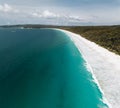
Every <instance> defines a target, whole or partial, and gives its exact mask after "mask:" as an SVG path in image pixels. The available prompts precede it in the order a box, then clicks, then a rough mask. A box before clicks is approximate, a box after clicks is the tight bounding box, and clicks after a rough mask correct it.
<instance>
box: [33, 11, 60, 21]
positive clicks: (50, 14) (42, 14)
mask: <svg viewBox="0 0 120 108" xmlns="http://www.w3.org/2000/svg"><path fill="white" fill-rule="evenodd" d="M32 16H34V17H38V18H48V19H49V18H57V17H59V15H58V14H55V13H53V12H50V11H48V10H45V11H43V12H33V13H32Z"/></svg>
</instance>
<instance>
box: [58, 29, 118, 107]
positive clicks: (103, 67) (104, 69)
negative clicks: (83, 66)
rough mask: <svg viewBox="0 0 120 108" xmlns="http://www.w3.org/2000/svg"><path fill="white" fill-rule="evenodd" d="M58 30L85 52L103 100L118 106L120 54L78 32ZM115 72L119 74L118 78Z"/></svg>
mask: <svg viewBox="0 0 120 108" xmlns="http://www.w3.org/2000/svg"><path fill="white" fill-rule="evenodd" d="M57 30H60V31H62V32H64V33H66V34H67V35H68V36H69V37H70V38H71V40H72V41H73V42H74V44H75V45H76V47H77V48H78V50H79V51H80V52H81V53H82V54H83V57H84V58H85V60H86V61H87V63H88V65H90V67H91V68H92V70H93V71H91V72H93V73H92V75H93V78H94V80H95V83H96V84H97V85H98V86H99V88H100V91H101V92H102V94H103V102H105V103H106V104H107V105H108V106H109V108H111V107H113V108H118V106H119V105H120V100H119V99H120V97H118V94H119V93H120V91H119V88H120V85H117V84H120V80H119V79H120V74H119V72H120V67H119V63H120V56H118V55H116V54H114V53H112V52H110V51H108V50H107V49H105V48H103V47H101V46H99V45H97V44H95V43H94V42H91V41H89V40H87V39H85V38H83V37H81V36H80V35H78V34H75V33H72V32H69V31H66V30H62V29H57ZM114 73H117V74H118V75H117V78H116V74H114ZM113 79H114V80H113ZM111 80H112V81H111ZM117 90H118V91H117ZM116 98H117V99H116Z"/></svg>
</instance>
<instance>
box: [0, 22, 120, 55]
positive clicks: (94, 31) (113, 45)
mask: <svg viewBox="0 0 120 108" xmlns="http://www.w3.org/2000/svg"><path fill="white" fill-rule="evenodd" d="M0 27H1V28H59V29H64V30H68V31H71V32H74V33H77V34H80V35H81V36H82V37H85V38H86V39H88V40H90V41H93V42H95V43H97V44H99V45H100V46H103V47H104V48H106V49H108V50H109V51H112V52H114V53H116V54H118V55H120V25H113V26H56V25H39V24H38V25H36V24H25V25H3V26H0Z"/></svg>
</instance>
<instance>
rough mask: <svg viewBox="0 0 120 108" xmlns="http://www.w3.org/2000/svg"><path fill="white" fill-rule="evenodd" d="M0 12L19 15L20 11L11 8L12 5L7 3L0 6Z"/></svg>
mask: <svg viewBox="0 0 120 108" xmlns="http://www.w3.org/2000/svg"><path fill="white" fill-rule="evenodd" d="M0 12H4V13H9V12H13V13H17V12H19V11H18V10H17V9H15V8H13V7H12V6H10V5H8V4H6V3H5V4H3V5H0Z"/></svg>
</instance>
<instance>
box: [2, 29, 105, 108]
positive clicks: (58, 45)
mask: <svg viewBox="0 0 120 108" xmlns="http://www.w3.org/2000/svg"><path fill="white" fill-rule="evenodd" d="M0 108H107V105H106V104H104V103H103V102H102V94H101V92H100V90H99V89H98V87H97V85H96V84H95V83H94V82H93V78H92V75H91V73H90V72H89V70H88V69H87V67H86V62H85V60H84V59H83V57H82V55H81V54H80V52H79V51H78V49H77V48H76V46H75V45H74V43H73V42H72V41H71V40H70V39H69V37H68V36H66V34H64V33H63V32H61V31H58V30H52V29H0Z"/></svg>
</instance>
